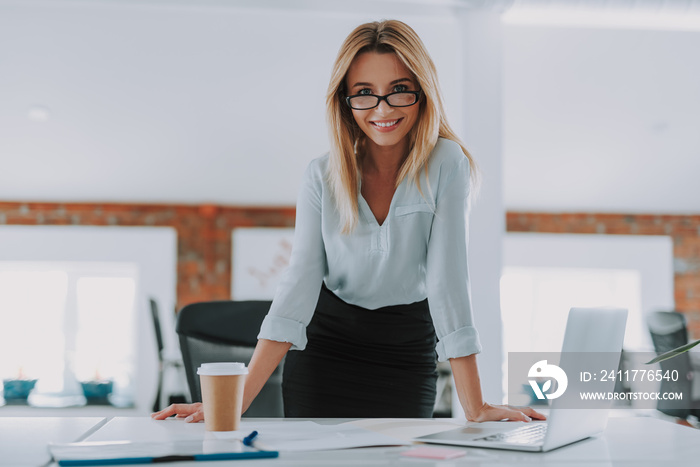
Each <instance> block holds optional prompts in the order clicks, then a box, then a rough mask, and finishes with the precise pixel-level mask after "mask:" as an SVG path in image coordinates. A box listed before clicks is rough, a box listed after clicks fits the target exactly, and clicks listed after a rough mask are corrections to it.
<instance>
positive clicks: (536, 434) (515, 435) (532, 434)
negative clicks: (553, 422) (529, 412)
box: [477, 423, 547, 444]
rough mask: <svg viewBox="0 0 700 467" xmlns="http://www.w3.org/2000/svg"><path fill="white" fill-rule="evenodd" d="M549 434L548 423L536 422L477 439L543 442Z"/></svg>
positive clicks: (503, 441) (528, 442)
mask: <svg viewBox="0 0 700 467" xmlns="http://www.w3.org/2000/svg"><path fill="white" fill-rule="evenodd" d="M546 434H547V424H546V423H534V424H531V425H525V426H521V427H520V428H516V429H515V430H511V431H506V432H504V433H496V434H493V435H490V436H486V437H484V438H479V439H478V440H477V441H491V442H499V443H514V444H542V443H543V442H544V437H545V435H546Z"/></svg>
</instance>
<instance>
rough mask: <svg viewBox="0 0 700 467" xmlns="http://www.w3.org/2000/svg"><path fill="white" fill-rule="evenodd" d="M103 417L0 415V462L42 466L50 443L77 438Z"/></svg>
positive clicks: (47, 459)
mask: <svg viewBox="0 0 700 467" xmlns="http://www.w3.org/2000/svg"><path fill="white" fill-rule="evenodd" d="M102 421H104V417H0V465H3V466H4V465H6V466H13V467H20V466H32V467H38V466H43V465H46V464H48V463H49V462H51V456H50V455H49V451H48V450H47V445H48V444H49V443H50V442H56V443H69V442H73V441H79V440H80V439H81V438H82V437H83V436H84V435H86V434H88V433H90V430H91V429H93V428H95V427H97V426H98V425H99V423H100V422H102Z"/></svg>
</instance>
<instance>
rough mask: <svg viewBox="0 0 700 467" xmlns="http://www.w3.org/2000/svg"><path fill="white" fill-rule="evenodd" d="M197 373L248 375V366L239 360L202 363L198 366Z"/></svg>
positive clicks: (206, 374) (207, 374)
mask: <svg viewBox="0 0 700 467" xmlns="http://www.w3.org/2000/svg"><path fill="white" fill-rule="evenodd" d="M197 374H198V375H204V376H229V375H231V376H234V375H247V374H248V368H246V367H245V363H239V362H215V363H202V364H201V365H200V367H199V368H197Z"/></svg>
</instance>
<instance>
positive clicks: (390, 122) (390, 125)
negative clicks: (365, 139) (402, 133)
mask: <svg viewBox="0 0 700 467" xmlns="http://www.w3.org/2000/svg"><path fill="white" fill-rule="evenodd" d="M401 120H403V117H402V118H397V119H396V120H385V121H383V122H370V123H371V124H372V125H374V126H375V127H377V128H383V129H384V128H393V127H395V126H396V125H398V124H399V122H400V121H401Z"/></svg>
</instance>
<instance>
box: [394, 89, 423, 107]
mask: <svg viewBox="0 0 700 467" xmlns="http://www.w3.org/2000/svg"><path fill="white" fill-rule="evenodd" d="M416 99H417V96H416V95H415V94H411V93H410V92H397V93H396V94H392V95H390V96H389V97H387V100H388V101H389V105H394V106H397V107H401V106H406V105H413V104H415V103H416Z"/></svg>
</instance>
